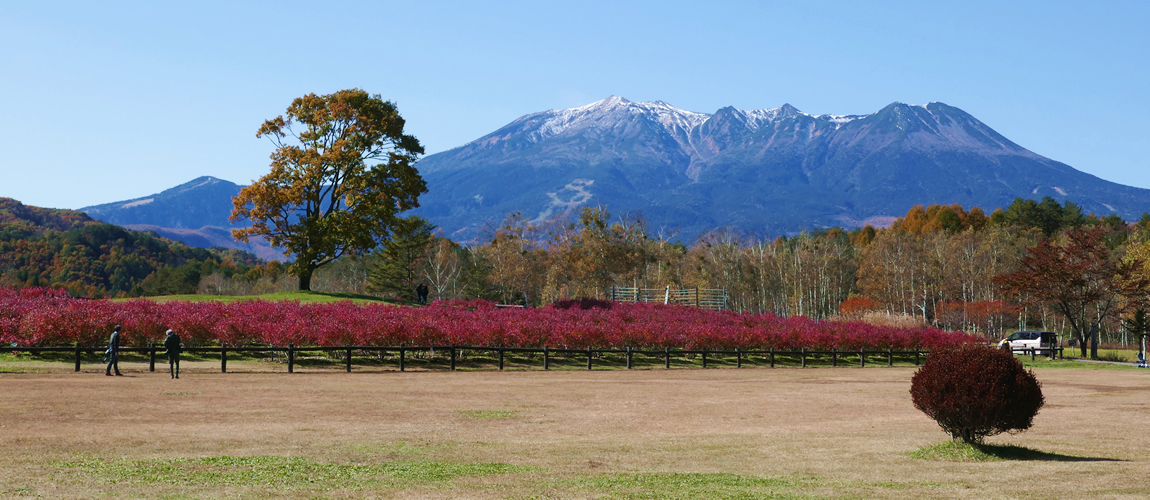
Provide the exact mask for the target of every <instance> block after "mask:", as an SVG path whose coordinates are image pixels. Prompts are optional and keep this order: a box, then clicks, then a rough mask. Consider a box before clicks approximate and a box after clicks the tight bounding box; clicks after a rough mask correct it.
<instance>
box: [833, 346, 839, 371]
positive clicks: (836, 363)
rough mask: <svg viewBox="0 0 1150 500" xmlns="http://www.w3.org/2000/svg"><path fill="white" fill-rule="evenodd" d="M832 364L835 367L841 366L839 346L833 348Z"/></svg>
mask: <svg viewBox="0 0 1150 500" xmlns="http://www.w3.org/2000/svg"><path fill="white" fill-rule="evenodd" d="M831 366H832V367H835V368H838V366H839V350H838V348H837V347H834V348H831Z"/></svg>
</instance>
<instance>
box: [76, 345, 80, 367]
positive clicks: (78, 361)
mask: <svg viewBox="0 0 1150 500" xmlns="http://www.w3.org/2000/svg"><path fill="white" fill-rule="evenodd" d="M76 373H80V343H79V342H76Z"/></svg>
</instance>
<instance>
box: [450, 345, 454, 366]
mask: <svg viewBox="0 0 1150 500" xmlns="http://www.w3.org/2000/svg"><path fill="white" fill-rule="evenodd" d="M450 349H451V369H452V370H455V344H452V345H451V347H450Z"/></svg>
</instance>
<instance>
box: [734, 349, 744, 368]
mask: <svg viewBox="0 0 1150 500" xmlns="http://www.w3.org/2000/svg"><path fill="white" fill-rule="evenodd" d="M742 367H743V351H740V350H739V348H738V347H736V348H735V368H742Z"/></svg>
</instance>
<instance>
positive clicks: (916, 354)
mask: <svg viewBox="0 0 1150 500" xmlns="http://www.w3.org/2000/svg"><path fill="white" fill-rule="evenodd" d="M914 366H918V348H917V347H915V348H914Z"/></svg>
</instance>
